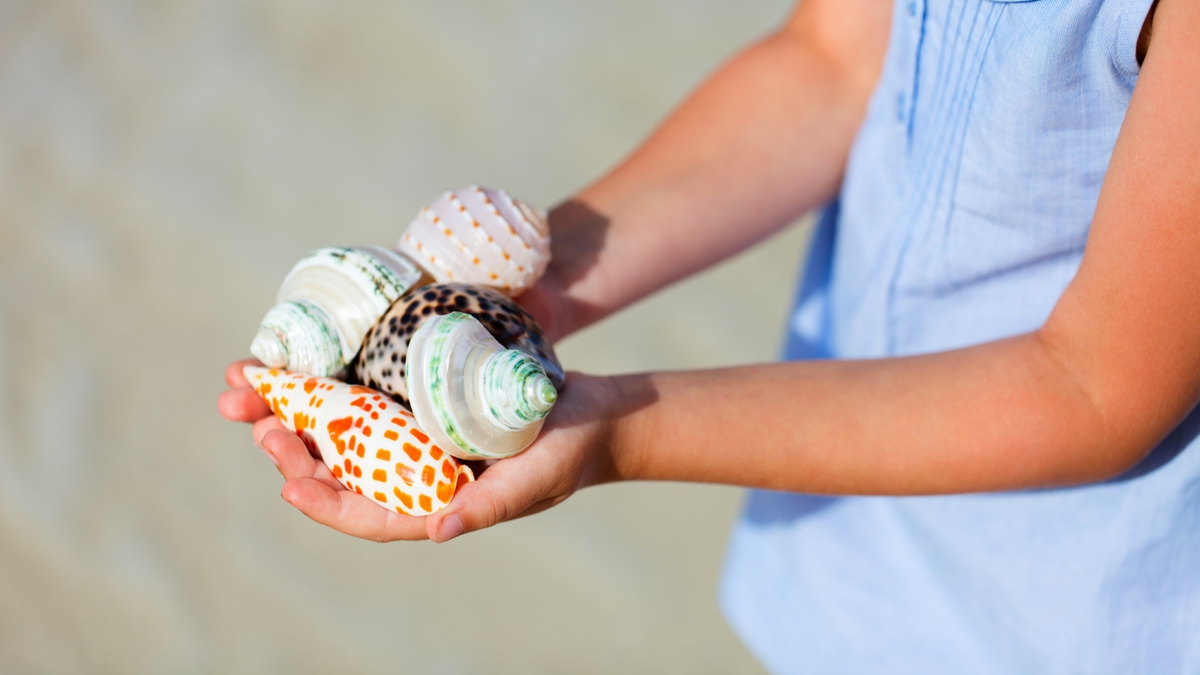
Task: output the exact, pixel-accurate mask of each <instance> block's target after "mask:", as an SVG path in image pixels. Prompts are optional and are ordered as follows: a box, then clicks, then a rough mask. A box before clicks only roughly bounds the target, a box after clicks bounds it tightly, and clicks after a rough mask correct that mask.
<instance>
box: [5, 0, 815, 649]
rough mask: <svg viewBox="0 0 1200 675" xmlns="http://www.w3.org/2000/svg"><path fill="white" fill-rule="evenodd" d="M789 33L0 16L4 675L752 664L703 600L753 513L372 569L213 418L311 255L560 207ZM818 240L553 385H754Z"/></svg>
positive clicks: (649, 9)
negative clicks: (429, 218)
mask: <svg viewBox="0 0 1200 675" xmlns="http://www.w3.org/2000/svg"><path fill="white" fill-rule="evenodd" d="M787 8H788V5H787V3H784V2H779V1H772V2H765V3H752V4H751V3H720V2H715V1H709V0H706V1H704V2H701V1H699V0H659V1H657V2H634V1H632V0H622V1H610V2H604V3H600V2H594V3H534V2H529V1H516V0H513V1H509V2H502V1H498V0H496V1H477V2H469V3H445V2H439V3H433V2H418V1H416V0H410V1H394V2H382V1H361V2H333V1H332V0H326V1H320V0H310V1H303V2H301V1H292V2H283V1H282V0H280V1H276V2H271V1H266V0H255V1H253V2H250V1H244V0H243V1H239V2H234V1H233V0H209V1H200V0H186V1H184V0H181V1H179V2H149V1H144V2H136V1H118V0H103V1H85V0H76V1H73V2H72V1H65V0H64V1H48V0H29V1H26V2H22V1H19V0H0V672H5V673H10V672H11V673H98V672H121V673H207V672H238V673H273V672H289V673H328V672H334V671H337V672H345V673H359V672H362V673H366V672H386V673H407V672H422V673H614V672H623V673H651V672H653V673H757V672H761V669H760V667H759V666H758V665H757V664H756V663H755V662H754V660H753V659H752V657H751V656H750V655H749V654H748V653H747V652H746V650H745V649H744V648H743V647H742V646H741V645H740V643H739V642H738V641H737V639H736V637H735V636H734V635H733V634H732V633H731V632H730V630H729V629H728V628H727V627H726V626H725V624H724V622H723V621H722V619H721V617H720V614H719V612H718V609H717V606H716V600H715V595H716V582H717V579H718V576H719V572H720V567H721V562H722V556H723V547H724V543H725V539H726V536H727V533H728V530H729V526H730V524H731V523H732V521H733V519H734V517H735V515H736V513H737V510H738V508H739V505H740V501H741V499H742V491H740V490H737V489H733V488H728V487H712V486H690V485H673V484H637V485H619V486H606V487H602V488H597V489H592V490H585V491H583V492H582V493H580V494H578V495H575V496H574V497H572V498H571V499H570V500H568V501H567V502H566V503H565V504H563V505H562V506H561V507H559V508H556V509H553V510H551V511H549V512H547V513H545V514H541V515H538V516H536V517H532V518H528V519H523V520H520V521H517V522H513V523H508V524H505V525H503V526H501V527H498V528H495V529H494V530H491V531H487V532H483V533H478V534H474V535H471V536H467V537H464V538H462V539H461V540H456V541H454V542H452V543H450V544H447V545H443V546H435V545H432V544H429V543H394V544H388V545H379V544H372V543H368V542H363V541H358V540H355V539H352V538H350V537H347V536H344V535H341V534H338V533H336V532H332V531H329V530H326V529H325V528H323V527H321V526H318V525H316V524H314V523H312V522H310V521H309V520H307V519H306V518H305V517H303V516H302V515H301V514H299V513H298V512H296V511H295V510H293V509H292V508H291V507H289V506H288V505H287V504H285V503H284V502H283V501H282V500H281V499H280V498H279V496H278V495H279V488H280V485H281V479H280V478H279V476H278V474H277V473H276V472H275V470H274V468H273V467H272V466H271V464H270V462H269V461H267V459H266V458H265V457H263V456H262V454H261V453H260V451H259V450H258V449H256V448H255V446H254V444H253V443H252V441H251V440H250V437H249V433H248V429H247V428H245V427H242V426H240V425H233V424H229V423H225V422H223V421H222V420H220V419H219V417H218V416H217V414H216V409H215V401H216V396H217V394H218V393H219V392H220V391H221V390H222V388H223V381H222V371H223V368H224V366H225V364H226V363H228V362H229V361H230V360H233V359H236V358H241V357H243V356H244V355H246V350H247V346H248V343H249V341H250V338H251V336H252V335H253V333H254V329H255V327H256V326H257V323H258V320H259V319H260V318H261V315H262V313H263V312H264V311H265V310H266V308H267V307H268V306H269V305H270V303H271V301H272V300H273V298H274V293H275V289H276V288H277V286H278V283H279V281H280V280H281V279H282V278H283V275H284V274H285V273H286V271H287V270H288V268H289V267H290V266H291V264H292V263H293V262H294V261H295V260H296V259H298V258H299V257H300V256H301V255H303V254H304V253H305V252H307V251H309V250H311V249H313V248H316V247H318V246H323V245H353V244H359V243H379V244H390V243H392V242H393V241H394V240H395V239H396V237H397V236H398V234H399V232H400V230H401V229H402V227H403V226H404V225H405V224H406V223H407V222H408V220H409V218H411V216H412V215H413V214H415V212H416V210H417V209H418V208H419V207H420V206H421V205H423V204H424V203H426V202H428V201H430V200H431V199H433V198H434V197H436V196H437V195H438V194H440V193H441V192H442V191H444V190H446V189H450V188H453V187H458V186H461V185H465V184H468V183H473V182H474V183H481V184H484V185H490V186H496V187H503V188H505V189H507V190H508V191H510V192H511V193H513V194H515V195H518V196H521V197H522V198H525V199H527V200H530V201H532V202H534V203H539V204H543V205H546V206H550V205H552V204H553V203H555V202H556V201H558V200H560V199H562V198H564V197H566V196H568V195H569V194H570V193H571V191H573V190H575V189H578V188H579V187H581V186H582V185H584V184H585V183H587V182H588V181H590V180H591V179H593V178H594V177H596V176H597V175H598V174H599V173H601V172H602V171H604V170H605V169H606V168H607V167H609V166H611V165H612V164H613V163H614V162H616V161H617V160H619V159H620V157H621V156H622V155H624V154H625V153H626V152H627V151H628V150H630V149H631V148H632V147H633V145H634V144H635V143H636V142H637V141H638V140H639V139H640V138H641V137H643V136H644V135H645V134H646V133H648V132H649V130H650V129H652V128H653V126H654V124H655V123H656V122H657V120H659V119H660V118H661V116H662V115H663V114H665V113H666V112H667V111H668V110H669V109H670V107H671V106H672V105H673V104H674V103H675V102H677V101H678V100H679V99H680V97H682V96H683V95H684V94H685V93H686V92H687V91H688V89H689V88H691V87H692V86H694V85H695V84H696V83H697V82H698V81H699V80H700V78H701V77H702V76H703V75H704V74H705V73H706V72H707V71H709V70H710V69H711V68H713V67H714V66H715V65H717V64H718V63H719V62H720V61H721V60H723V59H724V58H726V57H727V56H728V55H729V54H731V53H732V52H733V51H734V50H736V49H737V48H738V47H739V46H741V45H744V44H745V43H747V42H748V41H749V40H751V39H753V38H754V37H756V36H758V35H761V34H762V33H764V32H765V31H767V30H769V29H770V28H771V27H772V26H773V25H774V24H775V23H776V22H777V21H779V20H780V19H781V18H782V17H783V16H784V14H785V13H786V11H787ZM806 241H807V230H806V228H804V227H803V226H797V227H793V228H790V229H789V230H788V231H786V232H785V233H783V234H781V235H779V236H777V237H776V238H774V239H772V240H770V241H769V242H767V243H765V244H763V245H761V246H759V247H757V248H756V249H754V250H752V251H750V252H748V253H746V254H744V255H742V256H739V257H738V258H736V259H734V260H732V261H730V262H728V263H725V264H724V265H722V266H720V267H718V268H716V269H715V270H712V271H710V272H709V273H707V274H705V275H702V276H700V277H697V278H695V279H692V280H689V281H687V282H685V283H683V284H680V285H677V286H676V287H673V288H671V289H669V290H668V291H666V292H664V293H662V294H660V295H659V296H657V297H655V298H652V299H650V300H648V301H645V302H643V303H640V304H638V305H637V306H635V307H633V308H631V309H630V310H628V311H626V312H625V313H623V314H622V315H620V316H617V317H614V318H612V319H610V320H608V321H606V322H604V323H602V324H600V325H598V326H596V327H594V328H591V329H589V330H587V331H584V332H583V333H581V334H579V335H576V336H572V337H571V338H569V339H567V340H566V341H564V342H563V343H562V344H561V345H560V346H559V355H560V357H561V360H562V362H563V363H564V365H565V366H566V367H567V368H569V369H574V370H583V371H590V372H604V373H613V372H626V371H639V370H648V369H678V368H700V367H711V366H720V365H729V364H737V363H749V362H756V361H766V360H770V359H772V358H773V357H774V355H775V354H776V352H777V349H778V346H779V343H780V340H781V337H782V335H783V327H784V321H785V314H786V310H787V306H788V302H789V299H790V296H791V293H792V285H793V279H794V277H795V273H796V265H797V261H798V260H799V259H800V256H801V253H802V249H803V248H804V246H805V244H806Z"/></svg>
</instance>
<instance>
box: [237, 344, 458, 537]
mask: <svg viewBox="0 0 1200 675" xmlns="http://www.w3.org/2000/svg"><path fill="white" fill-rule="evenodd" d="M242 370H243V373H244V374H245V375H246V379H247V380H249V382H250V386H252V387H254V390H255V391H256V392H257V393H258V395H259V397H261V398H262V400H263V401H265V402H266V403H267V405H268V406H270V408H271V410H272V412H274V413H275V416H276V417H278V418H279V419H280V421H282V422H283V425H284V426H285V427H287V428H288V429H291V430H292V431H293V432H295V433H296V435H298V436H300V438H301V439H302V440H304V442H305V444H306V445H308V447H309V448H310V449H313V448H315V449H316V450H318V451H319V453H320V455H321V459H322V461H324V462H325V465H326V466H328V467H329V470H330V471H331V472H333V475H334V477H336V478H337V479H338V481H339V482H340V483H341V484H342V485H344V486H346V489H347V490H353V491H355V492H357V493H358V494H360V495H362V496H364V497H367V498H368V499H371V500H372V501H374V502H375V503H377V504H379V505H380V506H382V507H384V508H387V509H393V510H395V511H396V512H398V513H403V514H407V515H412V516H425V515H429V514H431V513H435V512H437V511H439V510H441V509H443V508H445V506H446V505H447V504H449V503H450V500H451V499H453V498H454V493H455V492H457V491H458V489H459V488H460V487H462V486H463V485H465V484H466V483H469V482H471V481H473V480H475V474H474V473H472V471H471V468H470V467H468V466H467V465H465V464H462V463H460V462H459V461H458V460H456V459H455V458H454V457H452V456H450V455H449V454H448V453H446V452H445V451H444V450H442V449H441V448H439V447H438V446H437V445H435V444H434V443H433V442H432V441H430V439H429V435H428V434H426V433H425V432H424V431H422V430H421V429H420V428H419V427H418V426H417V420H416V418H414V417H413V416H412V413H410V412H408V411H407V410H405V409H404V408H403V407H401V406H400V404H399V403H396V402H395V401H393V400H392V399H390V398H388V397H387V396H386V395H384V394H382V393H380V392H378V391H376V390H374V389H370V388H367V387H361V386H358V385H351V384H346V383H345V382H341V381H338V380H334V379H330V378H327V377H314V376H311V375H306V374H304V373H295V372H289V371H286V370H279V369H276V368H262V367H259V366H246V367H245V368H243V369H242Z"/></svg>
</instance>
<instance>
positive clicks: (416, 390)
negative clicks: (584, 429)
mask: <svg viewBox="0 0 1200 675" xmlns="http://www.w3.org/2000/svg"><path fill="white" fill-rule="evenodd" d="M408 355H409V363H408V368H407V370H406V376H405V379H406V380H407V382H406V384H407V387H408V392H409V401H410V402H411V404H412V410H413V415H414V416H416V418H417V424H419V425H420V426H421V428H422V429H425V430H426V431H427V432H428V433H429V436H430V438H432V439H433V440H434V442H436V443H439V444H440V445H441V446H442V447H443V448H445V449H446V450H447V451H448V452H449V453H450V454H452V455H454V456H455V457H458V458H460V459H500V458H502V457H509V456H511V455H515V454H517V453H518V452H521V451H522V450H524V449H525V448H526V447H528V446H529V444H530V443H532V442H533V441H534V439H535V438H537V435H538V432H540V431H541V430H542V424H543V422H544V421H545V418H546V415H547V414H549V412H550V409H551V408H553V407H554V402H555V401H556V400H558V391H557V390H556V389H555V387H554V384H553V383H552V382H551V381H550V378H549V377H547V376H546V372H545V371H544V370H542V366H541V365H540V364H539V363H538V361H537V359H535V358H533V357H532V356H530V355H528V354H526V353H524V352H521V351H517V350H515V349H505V348H504V347H502V346H501V345H500V343H499V342H497V341H496V339H495V338H494V337H492V336H491V334H490V333H488V331H487V329H486V328H484V327H483V324H481V323H479V321H478V320H476V319H475V318H474V317H471V316H468V315H466V314H463V313H462V312H453V313H450V314H445V315H441V316H434V317H431V318H430V319H429V320H428V321H425V322H424V323H422V324H421V327H420V328H418V329H417V332H416V333H414V334H413V337H412V340H411V341H410V342H409V352H408Z"/></svg>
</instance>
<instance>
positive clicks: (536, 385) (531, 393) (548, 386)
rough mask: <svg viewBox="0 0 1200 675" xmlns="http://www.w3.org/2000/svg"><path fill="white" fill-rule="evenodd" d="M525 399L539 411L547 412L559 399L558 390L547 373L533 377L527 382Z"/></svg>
mask: <svg viewBox="0 0 1200 675" xmlns="http://www.w3.org/2000/svg"><path fill="white" fill-rule="evenodd" d="M525 399H526V400H527V401H529V405H530V407H531V408H533V409H534V410H536V411H538V412H539V413H542V414H543V415H544V414H547V413H549V412H550V409H551V408H553V407H554V403H555V401H557V400H558V391H557V390H556V389H555V388H554V384H553V383H551V382H550V378H548V377H546V376H545V375H538V376H536V377H531V378H529V380H528V381H527V382H526V383H525Z"/></svg>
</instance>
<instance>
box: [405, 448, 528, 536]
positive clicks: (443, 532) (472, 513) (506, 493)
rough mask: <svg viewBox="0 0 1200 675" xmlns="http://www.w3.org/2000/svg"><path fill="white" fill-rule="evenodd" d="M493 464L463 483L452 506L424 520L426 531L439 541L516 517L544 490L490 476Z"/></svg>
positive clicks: (493, 470)
mask: <svg viewBox="0 0 1200 675" xmlns="http://www.w3.org/2000/svg"><path fill="white" fill-rule="evenodd" d="M496 468H497V467H495V466H493V467H491V468H489V469H488V471H486V472H484V473H483V475H481V476H480V478H479V480H476V481H474V482H472V483H467V484H466V485H464V486H462V488H460V489H459V491H458V492H457V493H456V494H455V495H454V499H453V500H451V502H450V505H449V506H447V507H446V508H444V509H442V510H441V511H438V512H437V513H435V514H433V515H431V516H429V517H428V518H426V519H425V531H426V534H428V535H429V538H430V539H432V540H433V541H435V542H437V543H439V544H440V543H443V542H446V541H450V540H451V539H453V538H455V537H457V536H459V535H460V534H463V533H466V532H474V531H475V530H482V529H484V528H488V527H491V526H493V525H495V524H497V523H502V522H504V521H506V520H510V519H512V518H515V517H517V516H519V515H521V513H523V512H524V511H525V510H526V509H528V508H529V507H530V506H533V505H534V504H535V503H536V502H538V501H541V498H542V494H541V491H539V490H538V489H536V486H534V485H528V484H525V485H519V484H517V483H516V482H515V481H512V480H511V479H509V477H507V476H504V477H501V476H495V477H493V476H489V474H492V473H493V472H494V473H497V474H499V473H502V472H496V471H495V469H496ZM489 478H491V480H489Z"/></svg>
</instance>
